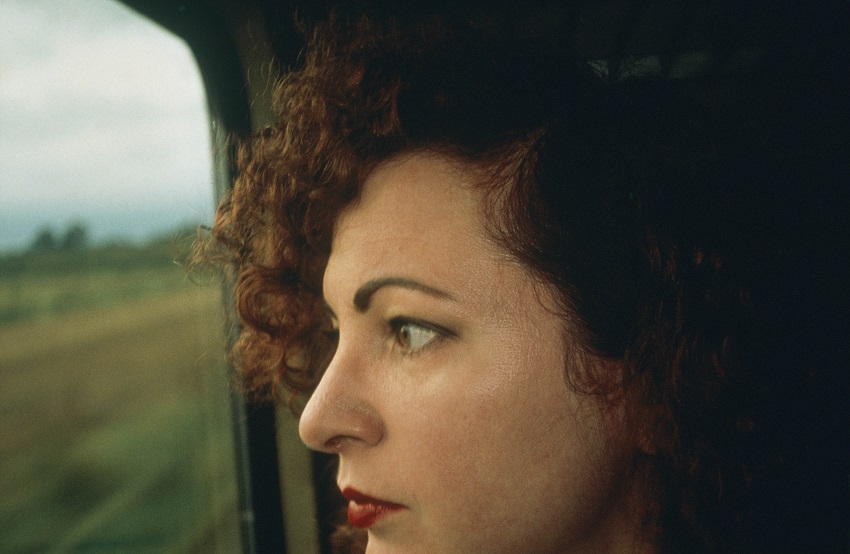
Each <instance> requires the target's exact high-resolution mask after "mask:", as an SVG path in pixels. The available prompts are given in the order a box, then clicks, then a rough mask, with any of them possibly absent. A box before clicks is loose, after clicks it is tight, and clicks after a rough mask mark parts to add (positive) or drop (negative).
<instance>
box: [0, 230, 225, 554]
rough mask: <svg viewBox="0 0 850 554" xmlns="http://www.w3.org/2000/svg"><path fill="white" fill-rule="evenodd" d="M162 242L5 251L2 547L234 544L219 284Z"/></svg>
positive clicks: (211, 548) (198, 547) (123, 548)
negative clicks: (200, 277)
mask: <svg viewBox="0 0 850 554" xmlns="http://www.w3.org/2000/svg"><path fill="white" fill-rule="evenodd" d="M157 249H158V250H157ZM102 250H105V249H102ZM166 250H167V249H163V248H162V245H161V244H160V245H152V246H150V247H148V248H138V249H135V250H134V249H128V248H125V249H121V248H115V249H113V251H112V252H111V254H103V252H101V257H100V258H97V256H95V254H97V253H96V252H95V254H92V252H86V253H84V254H83V253H75V254H73V255H70V254H69V255H68V256H65V255H64V254H62V255H60V253H53V254H52V264H51V263H48V262H50V260H49V259H48V261H47V262H45V256H41V259H40V260H38V259H36V258H37V257H35V256H30V257H29V259H28V260H24V259H23V258H25V257H24V256H21V257H20V258H21V259H13V260H11V261H10V260H9V259H2V258H0V264H2V267H0V553H4V554H5V553H18V552H21V553H23V552H235V551H238V548H239V538H238V518H237V511H236V485H235V483H236V473H235V462H234V453H233V446H232V444H233V435H232V422H231V416H230V397H229V389H228V377H227V370H226V366H225V364H224V353H223V352H224V349H223V340H224V339H223V332H222V329H223V324H222V316H221V307H220V306H221V302H220V293H219V292H218V289H217V288H216V287H215V286H207V287H200V286H198V285H195V284H192V283H190V282H188V281H187V280H186V278H185V273H184V271H183V270H182V269H181V268H180V267H178V266H176V265H175V264H173V263H172V261H171V260H172V259H173V255H167V256H162V255H160V254H163V252H165V251H166ZM155 251H156V252H159V254H156V255H154V252H155ZM85 256H89V259H88V261H87V262H86V263H80V262H79V259H80V258H83V257H85ZM91 256H94V258H91ZM110 256H111V257H110ZM47 258H51V256H47ZM66 258H67V259H66ZM118 259H122V260H123V262H122V263H117V262H116V260H118ZM93 260H95V261H93ZM97 260H99V261H97ZM63 264H64V265H63ZM122 264H123V265H122ZM22 268H23V269H22ZM57 268H58V269H57Z"/></svg>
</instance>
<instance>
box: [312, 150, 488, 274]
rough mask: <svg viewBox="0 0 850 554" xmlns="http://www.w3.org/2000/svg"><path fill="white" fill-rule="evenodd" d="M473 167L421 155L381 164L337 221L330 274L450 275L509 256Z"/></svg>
mask: <svg viewBox="0 0 850 554" xmlns="http://www.w3.org/2000/svg"><path fill="white" fill-rule="evenodd" d="M482 207H483V193H482V191H481V189H480V187H476V186H474V185H473V174H472V171H467V170H464V168H463V167H462V166H460V165H459V164H456V163H453V162H450V161H448V160H446V159H444V158H440V157H437V156H433V155H425V154H417V155H409V156H405V157H403V158H399V159H395V160H392V161H389V162H386V163H384V164H382V165H380V166H378V167H377V168H376V169H375V170H374V171H373V172H372V173H371V174H370V175H369V177H368V178H367V179H366V181H365V183H364V185H363V189H362V191H361V195H360V198H359V199H358V201H357V202H356V203H354V204H353V205H352V206H350V207H349V208H347V209H346V210H344V211H343V212H342V214H341V215H340V217H339V218H338V220H337V222H336V225H335V228H334V237H333V243H332V246H331V256H330V259H329V261H328V268H327V271H326V274H325V281H326V285H327V281H328V279H329V278H337V277H338V275H337V270H339V271H340V272H344V274H345V277H346V279H357V280H360V281H363V280H367V279H370V278H375V277H379V276H385V274H394V275H398V276H405V277H419V276H420V275H418V274H419V273H421V272H423V271H427V272H428V274H429V275H430V276H431V277H433V278H452V277H454V276H455V275H456V274H457V273H458V271H459V270H465V271H471V270H473V269H474V266H475V265H476V264H481V263H485V262H486V261H487V260H488V259H495V258H499V257H502V258H503V257H504V255H503V253H502V252H501V249H499V248H497V247H496V246H495V244H494V243H493V242H492V241H491V240H490V239H489V235H488V233H487V229H486V227H485V225H484V219H483V215H482Z"/></svg>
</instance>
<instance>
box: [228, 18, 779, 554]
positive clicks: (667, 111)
mask: <svg viewBox="0 0 850 554" xmlns="http://www.w3.org/2000/svg"><path fill="white" fill-rule="evenodd" d="M305 52H306V53H305V55H304V57H303V60H302V63H301V66H300V67H299V68H298V69H297V70H294V71H291V72H290V73H288V74H287V75H286V76H285V77H284V78H283V79H282V81H281V82H280V83H279V85H278V88H277V90H276V104H275V106H276V110H277V117H278V121H279V123H278V124H276V125H275V126H273V127H270V128H268V129H266V130H264V131H262V132H260V133H258V134H257V135H256V136H253V137H251V138H250V140H247V141H244V142H242V144H241V145H240V147H239V151H238V162H237V163H238V169H239V171H238V175H237V177H236V180H235V183H234V187H233V190H232V192H231V193H230V194H229V195H228V196H227V197H226V198H225V199H224V200H223V201H222V202H221V204H220V207H219V209H218V212H217V215H216V220H215V224H214V227H213V230H212V233H213V236H212V241H213V242H214V243H216V244H218V245H221V246H223V247H224V250H225V251H226V252H227V256H228V257H227V263H228V264H230V266H231V267H232V268H233V269H234V270H235V272H236V278H237V281H236V300H237V301H236V304H237V310H238V316H239V318H240V320H241V322H242V327H241V330H240V335H239V339H238V341H237V342H236V344H235V345H234V346H233V350H232V355H233V360H234V364H235V366H236V367H237V368H238V369H239V370H241V372H242V375H243V379H244V385H245V388H246V390H247V391H248V392H249V393H251V394H253V395H254V396H255V397H263V398H274V397H276V396H278V395H280V394H282V393H284V391H288V392H289V394H290V396H289V398H290V401H291V402H292V403H293V405H295V407H296V409H297V407H298V404H299V402H303V399H304V395H305V394H308V393H309V392H310V390H311V389H312V388H313V387H315V385H316V384H317V382H318V379H319V378H320V377H321V375H322V372H323V370H324V368H325V367H326V365H327V363H328V362H329V359H330V357H331V355H332V354H333V344H332V343H331V342H330V339H328V338H327V337H326V333H324V332H323V331H325V330H327V326H328V325H329V322H328V319H327V315H326V313H325V311H324V309H323V307H322V294H321V278H322V273H323V270H324V266H325V264H326V261H327V258H328V255H329V250H330V241H331V236H332V233H333V227H334V222H335V220H336V218H337V216H338V215H339V213H340V211H341V210H343V209H344V208H345V207H346V206H349V205H351V204H352V203H353V202H355V201H356V199H357V197H358V194H359V191H360V187H361V185H362V183H363V182H364V180H365V178H366V176H367V175H368V174H369V173H370V171H372V170H373V169H374V168H375V167H376V166H377V165H378V164H380V163H382V162H384V161H387V160H389V159H391V158H393V157H395V156H398V155H400V154H402V153H409V152H414V151H428V152H432V153H436V154H438V155H442V156H446V157H448V158H450V159H452V160H456V161H459V162H461V163H464V164H466V165H467V166H469V167H474V168H477V169H478V170H480V175H481V179H480V181H481V186H482V187H485V189H486V191H487V196H486V198H487V203H488V204H487V209H488V210H489V215H490V218H489V221H490V222H491V224H492V229H491V232H492V234H493V236H494V237H495V238H496V239H497V240H498V241H499V242H500V244H502V245H503V246H504V247H505V249H506V251H507V252H509V253H510V254H511V255H513V256H514V257H515V258H516V259H517V260H519V261H521V262H522V263H523V264H525V265H526V266H527V267H528V268H529V269H530V270H531V271H533V272H535V273H536V274H538V275H539V276H540V277H542V278H543V279H544V281H545V282H548V283H550V284H552V285H553V286H554V287H555V288H556V289H557V290H558V291H559V292H560V294H561V298H560V300H561V308H562V310H563V313H564V317H568V318H570V319H571V320H573V321H575V322H578V326H577V329H578V331H577V334H578V336H577V337H575V338H576V339H577V342H578V344H579V346H580V348H581V349H582V351H583V355H585V356H589V357H590V358H592V359H597V360H600V359H607V360H615V361H617V362H619V363H617V364H614V365H613V366H612V365H605V367H606V368H610V367H616V368H621V369H620V370H619V371H617V372H615V373H616V374H612V371H613V370H610V369H608V370H607V371H593V372H585V373H583V374H582V373H579V372H572V373H571V374H570V375H569V377H570V382H571V384H572V386H574V387H576V388H577V389H581V390H584V391H586V392H588V393H600V392H601V393H604V394H601V395H600V398H603V399H604V398H605V397H606V395H608V394H616V395H618V396H620V397H622V398H625V399H627V401H628V402H627V403H628V406H629V410H630V411H629V414H630V415H631V417H633V418H635V419H637V420H638V421H639V425H638V426H637V428H638V429H639V434H640V437H641V441H642V444H644V445H645V450H646V451H647V452H648V460H647V461H646V463H645V464H644V466H643V469H642V471H643V475H642V479H643V482H644V483H645V487H646V489H647V498H648V499H654V501H651V502H650V503H649V505H650V506H651V508H652V509H651V510H650V511H651V514H652V521H651V522H650V525H651V527H652V528H653V529H654V532H655V533H656V535H657V537H658V540H659V541H660V544H662V545H663V547H664V550H665V551H688V552H699V551H706V552H728V551H746V550H747V549H748V548H751V547H753V545H754V544H758V543H757V540H758V539H757V538H756V537H755V536H754V535H753V534H752V528H753V526H754V525H756V524H755V523H754V521H756V519H758V517H760V516H759V514H758V513H757V510H756V509H755V508H754V507H753V494H754V493H753V490H755V489H756V488H757V487H758V476H759V471H764V470H765V467H766V464H768V463H769V462H768V461H766V460H765V456H761V457H760V454H759V452H758V451H757V450H758V448H759V445H760V444H761V443H760V442H759V441H758V440H756V439H754V437H757V436H758V430H759V421H760V419H759V418H760V417H761V415H762V414H761V413H760V410H761V408H762V407H761V406H760V405H759V404H758V398H760V397H759V396H758V395H756V394H755V391H756V389H757V387H758V383H759V379H761V377H762V375H761V374H760V373H759V372H760V371H763V370H760V369H758V368H757V366H758V362H757V360H756V358H757V357H758V355H759V351H756V350H757V349H755V350H754V349H752V348H750V349H749V350H748V349H747V348H748V347H749V346H750V345H752V344H753V343H754V342H757V341H756V338H755V336H754V333H755V331H754V329H757V328H758V324H759V323H758V321H757V316H756V314H755V312H754V309H753V302H752V300H751V292H750V291H751V285H752V281H753V279H755V278H757V277H756V275H755V274H753V273H751V272H749V271H748V269H747V267H746V266H745V264H744V263H743V260H747V259H749V258H750V257H751V256H752V254H753V252H754V250H756V249H757V248H758V246H757V245H755V244H753V243H752V242H751V241H748V240H746V239H745V237H747V236H750V235H749V234H748V232H749V231H751V230H752V229H751V228H749V227H747V228H745V227H742V225H745V226H746V225H747V224H746V223H741V222H747V221H752V220H753V218H752V217H751V216H752V214H750V213H748V212H747V210H748V209H749V207H748V206H750V205H749V204H747V203H746V202H741V199H742V194H743V193H742V192H741V190H742V189H741V187H740V186H739V185H740V182H739V180H736V178H735V175H736V171H738V170H739V168H738V167H735V166H734V165H729V164H728V163H727V159H728V156H727V154H728V153H729V152H730V151H731V150H733V149H734V148H736V146H737V144H735V143H734V141H732V142H726V141H725V140H724V132H725V131H726V130H727V129H724V128H722V126H720V124H719V123H717V122H715V121H714V119H713V115H712V114H711V113H710V107H709V106H707V105H706V104H705V103H700V102H699V101H694V100H693V98H690V99H687V100H685V98H687V97H688V95H682V94H679V93H678V92H677V91H676V90H674V88H675V87H674V85H672V84H669V83H662V82H656V81H645V80H643V81H642V80H634V81H630V82H626V83H621V84H618V85H605V84H603V83H601V82H600V81H598V80H597V79H596V78H595V76H594V75H593V74H592V73H591V72H590V70H589V69H587V66H586V65H583V64H579V63H576V61H575V60H573V59H571V58H570V57H569V56H566V55H562V54H559V53H557V52H553V51H552V50H551V48H548V47H547V45H545V44H538V43H536V42H535V41H533V40H528V41H517V40H516V37H514V40H512V41H510V42H506V41H503V40H500V37H498V36H497V33H493V32H489V31H488V30H487V29H472V30H469V29H464V30H461V31H458V30H457V29H455V28H453V27H451V26H448V25H445V24H442V23H440V22H437V21H434V20H426V21H422V22H419V23H417V24H415V25H412V26H403V25H401V24H400V23H398V22H393V21H383V22H382V21H377V20H374V19H369V18H359V19H356V20H344V19H343V18H338V17H337V18H334V17H332V18H330V19H329V20H328V21H326V22H324V23H322V24H319V25H317V26H316V27H315V29H314V30H313V31H312V33H311V35H310V36H309V40H308V47H307V49H306V51H305ZM691 96H693V95H691ZM750 225H751V226H754V225H756V224H754V223H751V224H750ZM578 365H581V364H578ZM588 367H595V366H594V364H588ZM762 546H763V545H762Z"/></svg>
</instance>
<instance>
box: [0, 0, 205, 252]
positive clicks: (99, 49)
mask: <svg viewBox="0 0 850 554" xmlns="http://www.w3.org/2000/svg"><path fill="white" fill-rule="evenodd" d="M208 121H209V120H208V116H207V112H206V105H205V99H204V95H203V90H202V85H201V81H200V75H199V74H198V71H197V67H196V65H195V63H194V60H193V58H192V55H191V53H190V52H189V50H188V48H187V47H186V46H185V45H184V43H183V42H182V41H180V40H179V39H177V38H175V37H174V36H172V35H170V34H168V33H167V32H166V31H164V30H162V29H161V28H159V27H157V26H155V25H154V24H152V23H150V22H149V21H148V20H146V19H143V18H142V17H141V16H139V15H137V14H136V13H135V12H132V11H131V10H129V9H128V8H126V7H124V6H123V5H121V4H119V3H118V2H115V1H113V0H62V1H61V2H59V1H56V0H0V251H2V250H9V249H17V248H22V247H25V246H26V245H27V244H29V243H30V242H31V240H32V238H33V236H34V235H35V233H36V232H37V231H38V230H39V229H40V228H43V227H45V226H49V227H51V228H53V230H54V231H55V232H56V233H57V234H61V233H62V232H63V231H64V229H65V228H66V227H67V226H68V225H69V224H71V223H73V222H82V223H84V224H86V225H87V226H88V227H89V229H90V231H91V233H92V235H93V237H94V238H95V239H98V240H105V239H111V238H117V237H126V238H132V239H139V238H143V237H145V236H148V235H150V234H152V233H156V232H162V231H165V230H169V229H171V228H174V227H176V226H179V225H181V224H184V223H188V222H193V223H197V222H202V221H209V220H210V219H211V217H212V206H213V199H212V185H211V177H210V175H211V169H210V153H209V151H210V148H209V135H208V125H209V122H208Z"/></svg>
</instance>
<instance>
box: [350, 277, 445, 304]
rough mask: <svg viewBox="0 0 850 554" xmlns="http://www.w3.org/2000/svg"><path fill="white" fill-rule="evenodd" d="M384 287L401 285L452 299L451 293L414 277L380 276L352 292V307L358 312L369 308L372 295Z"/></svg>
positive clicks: (437, 296)
mask: <svg viewBox="0 0 850 554" xmlns="http://www.w3.org/2000/svg"><path fill="white" fill-rule="evenodd" d="M384 287H401V288H405V289H410V290H415V291H419V292H424V293H425V294H428V295H430V296H433V297H435V298H442V299H448V300H454V298H453V297H452V295H450V294H449V293H447V292H445V291H442V290H440V289H438V288H434V287H432V286H430V285H426V284H425V283H420V282H419V281H416V280H414V279H406V278H404V277H382V278H380V279H372V280H371V281H368V282H366V283H364V284H363V286H361V287H360V288H359V289H357V292H356V293H355V294H354V307H355V308H357V311H358V312H361V313H362V312H365V311H366V310H368V309H369V303H370V302H371V301H372V296H373V295H374V294H375V293H376V292H378V291H379V290H380V289H382V288H384Z"/></svg>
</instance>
